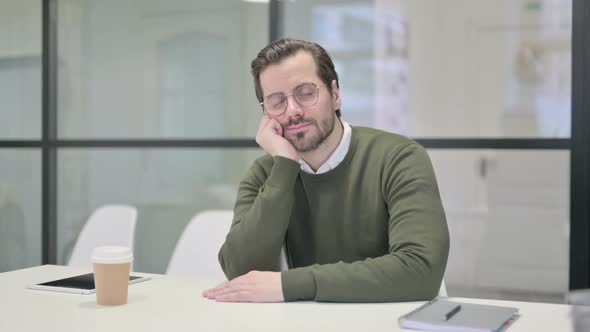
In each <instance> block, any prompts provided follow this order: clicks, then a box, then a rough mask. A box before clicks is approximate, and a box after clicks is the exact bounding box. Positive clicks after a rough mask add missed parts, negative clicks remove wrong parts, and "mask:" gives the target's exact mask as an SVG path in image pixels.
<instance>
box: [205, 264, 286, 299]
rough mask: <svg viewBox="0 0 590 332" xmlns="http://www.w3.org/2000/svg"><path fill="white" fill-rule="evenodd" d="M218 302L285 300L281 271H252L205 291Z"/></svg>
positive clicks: (206, 295)
mask: <svg viewBox="0 0 590 332" xmlns="http://www.w3.org/2000/svg"><path fill="white" fill-rule="evenodd" d="M203 296H204V297H206V298H208V299H210V300H215V301H218V302H284V301H285V298H284V297H283V285H282V283H281V273H280V272H263V271H252V272H249V273H247V274H245V275H243V276H241V277H237V278H235V279H233V280H231V281H226V282H224V283H222V284H221V285H219V286H217V287H215V288H211V289H209V290H206V291H204V292H203Z"/></svg>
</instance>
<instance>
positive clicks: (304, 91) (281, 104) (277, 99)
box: [260, 83, 323, 117]
mask: <svg viewBox="0 0 590 332" xmlns="http://www.w3.org/2000/svg"><path fill="white" fill-rule="evenodd" d="M322 86H323V85H321V86H317V85H315V84H314V83H303V84H301V85H299V86H298V87H296V88H295V90H293V94H290V95H285V94H284V93H282V92H279V93H273V94H272V95H270V96H268V97H266V98H264V100H263V101H262V103H260V106H262V111H263V112H264V113H265V114H266V115H268V116H269V117H275V116H279V115H281V114H283V113H285V111H286V110H287V103H288V102H289V97H290V96H293V97H294V99H295V101H296V102H297V104H299V106H301V107H311V106H313V105H315V104H316V103H317V102H318V99H319V96H320V91H319V90H320V88H321V87H322Z"/></svg>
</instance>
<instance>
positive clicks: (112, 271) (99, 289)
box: [92, 246, 133, 305]
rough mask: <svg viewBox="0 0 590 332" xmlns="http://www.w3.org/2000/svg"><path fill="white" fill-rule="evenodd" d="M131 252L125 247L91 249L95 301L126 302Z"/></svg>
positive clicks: (102, 302)
mask: <svg viewBox="0 0 590 332" xmlns="http://www.w3.org/2000/svg"><path fill="white" fill-rule="evenodd" d="M132 261H133V254H132V252H131V249H130V248H127V247H114V246H112V247H97V248H94V250H93V251H92V265H93V267H94V286H95V287H96V303H97V304H100V305H121V304H126V303H127V294H128V288H129V272H130V271H131V262H132Z"/></svg>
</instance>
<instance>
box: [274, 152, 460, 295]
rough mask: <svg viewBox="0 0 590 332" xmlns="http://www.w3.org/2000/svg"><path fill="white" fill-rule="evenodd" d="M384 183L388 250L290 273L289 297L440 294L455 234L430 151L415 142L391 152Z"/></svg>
mask: <svg viewBox="0 0 590 332" xmlns="http://www.w3.org/2000/svg"><path fill="white" fill-rule="evenodd" d="M381 187H382V194H383V199H384V201H385V203H386V204H387V209H388V212H389V221H388V233H389V234H388V240H389V251H388V253H387V254H385V255H383V256H381V257H374V258H366V259H364V260H360V261H356V262H351V263H344V262H338V263H334V264H325V265H317V264H316V265H311V266H307V267H301V268H295V269H292V270H289V271H284V272H282V275H281V279H282V282H283V294H284V296H285V299H286V300H287V301H293V300H312V299H313V300H316V301H335V302H390V301H416V300H427V299H431V298H433V297H435V296H436V295H437V294H438V290H439V287H440V285H441V281H442V278H443V274H444V271H445V268H446V262H447V257H448V253H449V234H448V229H447V223H446V219H445V214H444V211H443V206H442V203H441V200H440V195H439V192H438V186H437V184H436V179H435V176H434V171H433V169H432V165H431V162H430V159H429V158H428V155H427V154H426V151H425V150H424V149H423V148H422V147H420V146H419V145H417V144H414V143H412V144H410V145H408V146H406V147H404V148H403V149H401V150H397V151H395V153H394V154H392V155H391V156H388V158H387V160H386V162H385V163H384V166H383V169H382V174H381Z"/></svg>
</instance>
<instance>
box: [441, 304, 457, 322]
mask: <svg viewBox="0 0 590 332" xmlns="http://www.w3.org/2000/svg"><path fill="white" fill-rule="evenodd" d="M459 310H461V305H458V306H456V307H454V308H453V309H451V311H449V312H447V313H446V314H445V316H444V317H443V319H444V320H445V321H448V320H449V319H451V318H452V317H453V316H455V315H456V314H457V313H458V312H459Z"/></svg>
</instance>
